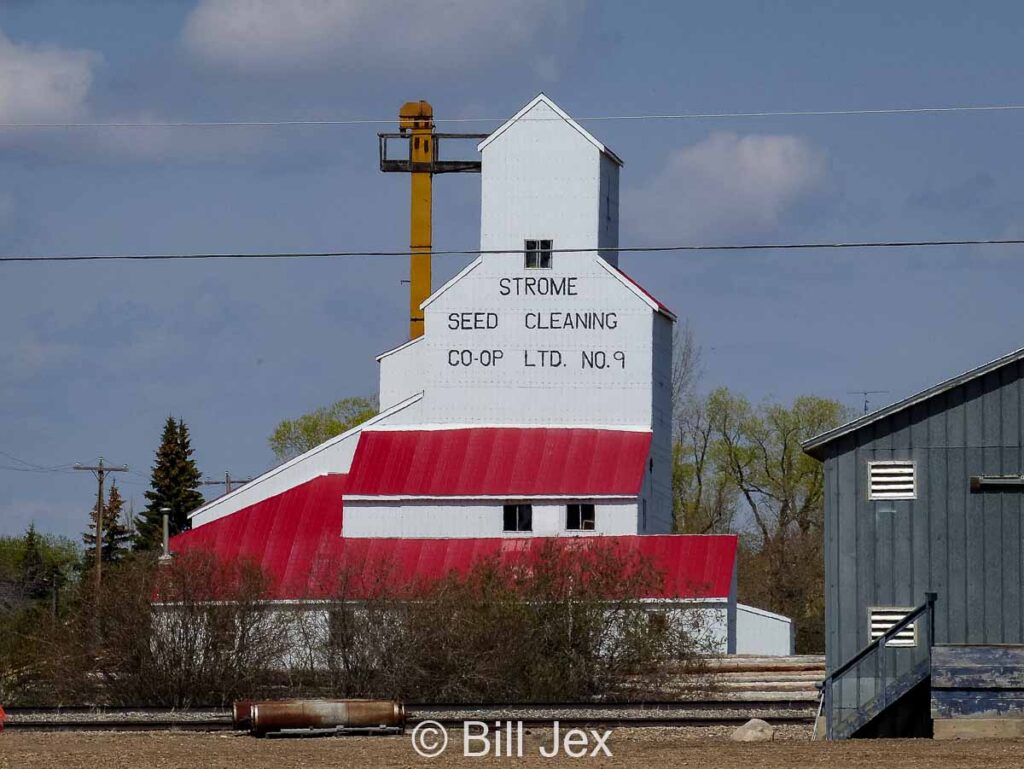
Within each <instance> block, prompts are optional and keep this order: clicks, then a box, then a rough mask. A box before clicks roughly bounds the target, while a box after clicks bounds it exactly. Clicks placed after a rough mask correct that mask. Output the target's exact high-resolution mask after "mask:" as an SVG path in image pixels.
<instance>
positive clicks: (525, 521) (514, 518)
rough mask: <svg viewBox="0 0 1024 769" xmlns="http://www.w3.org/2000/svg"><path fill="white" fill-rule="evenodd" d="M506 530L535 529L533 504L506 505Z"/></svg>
mask: <svg viewBox="0 0 1024 769" xmlns="http://www.w3.org/2000/svg"><path fill="white" fill-rule="evenodd" d="M504 529H505V531H533V505H505V507H504Z"/></svg>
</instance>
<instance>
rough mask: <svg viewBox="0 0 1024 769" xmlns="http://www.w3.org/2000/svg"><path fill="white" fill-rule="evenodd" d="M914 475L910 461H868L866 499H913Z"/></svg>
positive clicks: (915, 474) (915, 480)
mask: <svg viewBox="0 0 1024 769" xmlns="http://www.w3.org/2000/svg"><path fill="white" fill-rule="evenodd" d="M916 476H917V473H916V472H915V468H914V463H913V462H910V461H907V462H868V499H914V498H916V497H917V477H916Z"/></svg>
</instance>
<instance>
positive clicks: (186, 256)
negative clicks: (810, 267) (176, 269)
mask: <svg viewBox="0 0 1024 769" xmlns="http://www.w3.org/2000/svg"><path fill="white" fill-rule="evenodd" d="M1020 245H1024V239H1020V238H988V239H977V240H974V239H963V240H870V241H839V242H830V241H825V242H810V243H733V244H721V245H714V244H680V245H671V246H619V247H616V248H600V247H589V248H552V249H551V252H552V253H559V254H579V253H590V252H600V253H631V254H653V253H670V252H683V251H793V250H813V249H832V250H840V249H857V248H873V249H885V248H926V247H944V246H1020ZM521 252H522V249H520V248H510V249H444V250H435V251H433V252H432V254H433V255H434V256H478V255H486V254H518V253H521ZM412 254H413V252H412V251H279V252H258V251H250V252H221V253H169V254H77V255H75V254H63V255H52V256H10V255H8V256H0V262H111V261H137V262H147V261H148V262H160V261H173V260H201V259H329V258H343V257H385V256H411V255H412Z"/></svg>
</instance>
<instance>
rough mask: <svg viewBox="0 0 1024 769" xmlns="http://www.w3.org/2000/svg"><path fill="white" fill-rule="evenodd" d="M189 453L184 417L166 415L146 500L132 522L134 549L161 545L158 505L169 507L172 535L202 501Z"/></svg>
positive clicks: (177, 531) (159, 508)
mask: <svg viewBox="0 0 1024 769" xmlns="http://www.w3.org/2000/svg"><path fill="white" fill-rule="evenodd" d="M192 454H193V449H192V441H191V438H190V437H189V432H188V427H187V426H186V425H185V423H184V421H182V420H181V419H178V420H177V421H175V419H174V417H167V421H166V422H165V423H164V430H163V435H162V436H161V438H160V446H159V448H158V449H157V450H156V462H155V463H154V464H153V474H152V477H151V480H150V489H149V491H147V492H146V494H145V496H146V499H147V500H148V503H147V505H146V509H145V510H144V511H143V512H142V514H141V515H140V516H139V517H138V519H137V521H136V525H135V547H136V549H138V550H156V549H158V548H159V547H160V546H161V542H162V540H163V514H162V513H161V512H160V510H161V508H165V507H166V508H169V509H170V513H169V516H168V517H169V528H170V533H171V535H172V536H173V535H175V534H178V533H180V532H182V531H185V530H186V529H187V528H188V514H189V513H190V512H191V511H192V510H195V509H196V508H197V507H199V506H200V505H202V504H203V495H202V494H201V493H200V492H199V483H200V478H201V476H200V473H199V468H198V467H197V466H196V462H195V460H194V459H193V458H192Z"/></svg>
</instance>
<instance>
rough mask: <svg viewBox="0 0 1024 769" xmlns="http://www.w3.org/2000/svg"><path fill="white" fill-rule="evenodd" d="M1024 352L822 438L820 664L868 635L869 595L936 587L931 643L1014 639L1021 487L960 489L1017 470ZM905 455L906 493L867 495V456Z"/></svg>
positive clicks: (876, 602) (844, 655) (1020, 594)
mask: <svg viewBox="0 0 1024 769" xmlns="http://www.w3.org/2000/svg"><path fill="white" fill-rule="evenodd" d="M1022 376H1024V362H1020V361H1017V362H1013V363H1009V364H1007V365H1005V366H1003V367H1002V368H999V369H997V370H995V371H992V372H990V373H988V374H986V375H984V376H982V377H978V378H977V379H974V380H971V381H968V382H966V383H965V384H962V385H960V386H958V387H955V388H953V389H951V390H948V391H947V392H945V393H941V394H939V395H936V396H934V397H933V398H930V399H929V400H927V401H925V402H923V403H920V404H917V405H914V406H911V407H910V408H907V409H904V410H903V411H901V412H898V413H895V414H893V415H891V416H889V417H887V418H884V419H881V420H878V421H877V422H875V423H872V424H869V425H866V426H865V427H863V428H861V429H860V430H858V431H856V432H854V433H851V434H850V435H846V436H844V437H842V438H839V439H837V440H836V441H835V442H834V443H833V444H832V445H831V446H828V447H827V452H828V453H827V455H826V460H825V493H826V520H825V547H826V555H825V566H826V597H827V601H826V625H827V627H826V632H827V641H826V645H827V653H828V665H829V668H830V669H832V668H835V667H836V666H837V665H839V664H841V663H842V662H844V661H845V660H846V659H848V658H849V657H850V656H852V655H853V654H855V653H856V652H857V651H858V650H859V649H860V648H861V647H863V646H865V645H866V644H867V643H868V640H869V639H868V630H867V610H868V607H870V606H915V605H917V604H919V603H921V602H922V600H923V597H924V593H925V592H926V591H935V592H936V593H938V603H937V613H936V640H937V642H938V643H1022V642H1024V626H1022V619H1021V618H1022V614H1024V584H1022V578H1024V570H1022V557H1024V549H1022V545H1021V534H1022V529H1021V517H1022V512H1024V505H1022V497H1024V494H1022V492H1021V491H1020V490H1015V489H1005V490H1001V491H984V492H980V493H972V492H971V491H970V476H972V475H1011V474H1020V473H1021V472H1022V470H1024V467H1022V465H1021V460H1022V457H1021V448H1022V436H1024V429H1022V419H1024V383H1022ZM888 459H912V460H914V461H915V463H916V470H917V498H916V499H914V500H898V501H885V502H880V501H871V500H869V499H868V494H867V473H868V470H867V463H868V462H869V461H872V460H888Z"/></svg>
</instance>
